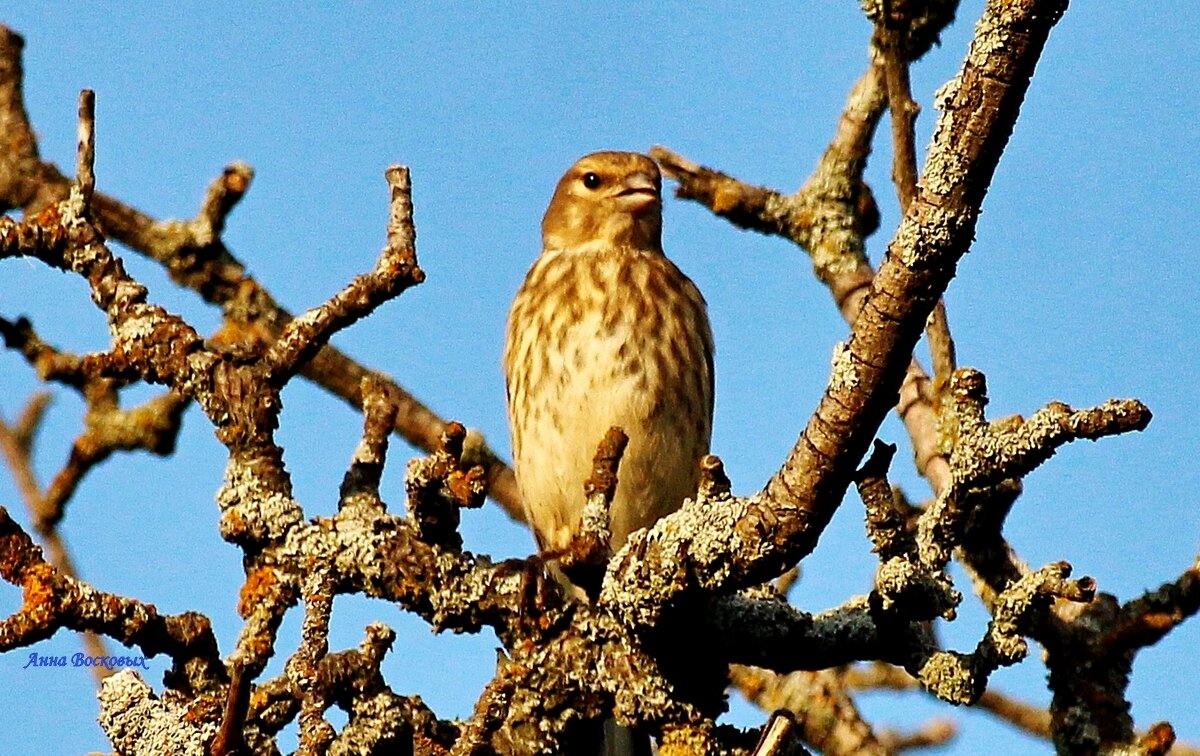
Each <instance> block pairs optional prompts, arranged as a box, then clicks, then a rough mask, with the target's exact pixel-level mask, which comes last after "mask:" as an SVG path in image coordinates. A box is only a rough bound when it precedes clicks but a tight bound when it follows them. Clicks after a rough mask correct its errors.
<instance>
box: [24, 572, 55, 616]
mask: <svg viewBox="0 0 1200 756" xmlns="http://www.w3.org/2000/svg"><path fill="white" fill-rule="evenodd" d="M57 573H58V570H56V569H54V567H52V566H50V565H49V564H47V563H46V562H41V563H39V564H35V565H32V566H31V567H30V568H29V570H28V571H27V572H26V573H25V576H24V578H25V579H24V583H23V585H22V594H23V597H24V599H25V606H24V610H25V611H29V610H30V609H33V608H35V607H39V606H43V605H45V604H48V603H50V602H51V601H53V600H54V597H55V595H56V594H57V593H58V591H57V590H56V589H57V587H58V586H57V581H56V580H55V578H56V576H57Z"/></svg>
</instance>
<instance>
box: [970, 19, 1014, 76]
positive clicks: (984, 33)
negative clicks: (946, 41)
mask: <svg viewBox="0 0 1200 756" xmlns="http://www.w3.org/2000/svg"><path fill="white" fill-rule="evenodd" d="M1011 24H1012V21H1011V19H1008V18H1005V17H1004V16H1003V15H1002V14H996V13H984V14H983V16H981V17H980V19H979V23H977V24H976V25H975V38H974V39H973V40H971V46H970V47H969V48H968V49H967V58H966V63H967V65H969V66H974V67H975V68H991V67H992V58H993V56H996V55H1003V54H1005V53H1006V52H1007V51H1008V50H1009V48H1010V42H1011V40H1012V33H1011V31H1010V30H1009V27H1010V26H1011Z"/></svg>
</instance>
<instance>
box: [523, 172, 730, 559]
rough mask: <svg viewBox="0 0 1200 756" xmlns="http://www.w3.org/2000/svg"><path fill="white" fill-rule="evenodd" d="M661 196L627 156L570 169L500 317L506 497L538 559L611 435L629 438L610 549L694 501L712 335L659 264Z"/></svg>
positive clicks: (664, 263)
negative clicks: (538, 249)
mask: <svg viewBox="0 0 1200 756" xmlns="http://www.w3.org/2000/svg"><path fill="white" fill-rule="evenodd" d="M661 187H662V177H661V175H660V174H659V171H658V166H657V165H656V164H655V163H654V161H653V160H651V159H650V158H648V157H646V156H645V155H639V154H637V153H632V152H596V153H593V154H591V155H587V156H585V157H583V158H581V159H580V160H579V161H578V162H577V163H575V165H573V166H571V169H570V170H568V171H567V173H566V174H565V175H564V176H563V177H562V179H561V180H560V181H559V182H558V188H557V189H555V192H554V197H553V199H551V201H550V207H549V208H547V210H546V215H545V217H544V218H543V219H542V254H541V256H539V257H538V259H537V261H536V262H534V264H533V267H532V268H530V270H529V273H528V274H527V275H526V277H525V282H524V283H523V284H522V285H521V288H520V290H519V291H518V292H517V297H516V300H515V301H514V302H513V306H512V311H511V313H510V314H509V317H508V339H507V344H506V346H505V351H504V367H505V373H506V377H507V383H508V416H509V425H510V427H511V429H512V446H513V458H514V462H515V466H516V475H517V484H518V487H519V488H520V491H521V498H522V500H523V502H524V506H525V513H526V516H527V517H528V520H529V524H530V525H532V526H533V529H534V533H535V534H536V536H537V539H538V544H539V546H540V547H541V548H542V549H544V550H549V551H555V550H561V549H564V548H565V547H566V546H567V545H568V544H569V543H570V541H571V536H572V534H573V533H574V531H575V530H576V528H577V527H578V525H579V518H580V514H581V511H582V509H583V503H584V496H583V483H584V481H585V480H586V479H587V477H588V474H589V472H590V470H591V461H592V456H593V455H594V454H595V451H596V446H597V445H598V444H599V443H600V440H601V439H602V438H603V437H604V434H605V432H606V431H607V430H608V429H609V428H610V427H612V426H614V425H616V426H620V427H621V428H622V429H623V430H624V431H625V433H626V434H627V435H628V436H629V445H628V447H627V448H626V450H625V455H624V457H622V459H621V466H620V471H619V475H618V477H619V481H620V482H619V484H618V486H617V491H616V497H615V498H614V500H613V502H612V507H611V510H610V514H611V520H612V536H613V538H612V546H613V548H614V549H618V548H620V547H621V545H622V544H624V543H625V540H626V538H628V536H629V534H630V533H631V532H633V531H634V530H637V529H639V528H643V527H646V526H648V525H651V524H653V523H654V521H655V520H657V519H658V518H660V517H662V516H663V515H665V514H668V513H670V512H673V511H674V510H675V509H677V508H678V507H679V505H680V504H681V503H682V502H683V499H684V498H686V497H687V496H689V495H694V494H695V492H696V486H697V483H698V481H699V467H698V463H699V460H700V458H701V457H702V456H704V455H705V454H707V453H708V445H709V438H710V435H711V432H712V412H713V363H712V356H713V339H712V330H711V328H710V327H709V324H708V316H707V314H706V312H705V303H704V297H702V296H701V295H700V291H699V290H698V289H697V288H696V285H695V284H693V283H692V282H691V280H690V279H689V278H688V277H687V276H685V275H684V274H683V273H682V272H681V271H680V270H679V268H677V267H675V264H674V263H672V262H671V261H670V260H668V259H667V257H666V255H665V254H663V249H662V196H661Z"/></svg>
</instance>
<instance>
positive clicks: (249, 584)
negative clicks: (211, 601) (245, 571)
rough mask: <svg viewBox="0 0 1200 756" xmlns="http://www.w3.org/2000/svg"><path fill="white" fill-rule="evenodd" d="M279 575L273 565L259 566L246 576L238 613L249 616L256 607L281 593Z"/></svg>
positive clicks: (239, 596) (239, 599)
mask: <svg viewBox="0 0 1200 756" xmlns="http://www.w3.org/2000/svg"><path fill="white" fill-rule="evenodd" d="M279 588H280V584H279V575H277V574H276V572H275V569H274V568H273V567H259V568H258V569H255V570H253V571H252V572H251V573H250V574H249V575H247V576H246V582H245V584H243V585H242V590H241V591H240V593H239V595H238V614H239V615H241V616H242V617H243V618H244V617H249V616H250V613H251V612H253V611H254V607H256V606H258V605H259V604H260V603H261V602H263V601H266V600H269V599H272V598H274V597H276V596H277V595H278V594H279Z"/></svg>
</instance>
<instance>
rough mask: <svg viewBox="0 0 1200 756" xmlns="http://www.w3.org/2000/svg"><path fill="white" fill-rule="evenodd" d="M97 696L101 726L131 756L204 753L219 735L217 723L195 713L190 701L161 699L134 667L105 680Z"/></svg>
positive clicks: (199, 755) (188, 755)
mask: <svg viewBox="0 0 1200 756" xmlns="http://www.w3.org/2000/svg"><path fill="white" fill-rule="evenodd" d="M97 697H98V698H99V700H100V715H99V717H98V721H99V723H100V727H101V728H102V729H103V730H104V733H105V734H106V735H107V736H108V738H109V741H110V742H111V743H112V744H113V746H114V747H115V748H116V749H117V751H118V752H119V753H122V754H127V756H143V754H144V755H145V756H160V754H164V753H170V754H177V755H178V756H204V754H206V753H207V750H206V744H208V743H210V742H211V741H212V739H213V737H215V736H216V732H217V726H216V725H215V724H213V723H211V722H204V721H201V720H200V718H199V717H194V716H192V714H191V713H190V711H189V707H188V706H187V705H186V703H187V702H186V701H181V702H178V703H176V702H174V701H173V700H171V699H169V698H163V699H159V698H157V697H156V696H155V695H154V691H153V690H152V689H151V688H150V686H149V685H147V684H146V683H145V682H144V681H143V680H142V678H141V677H139V676H138V674H137V673H136V672H134V671H133V670H123V671H121V672H118V673H117V674H115V675H113V676H112V677H109V678H107V679H106V680H104V682H103V683H101V685H100V692H99V694H98V696H97Z"/></svg>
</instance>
